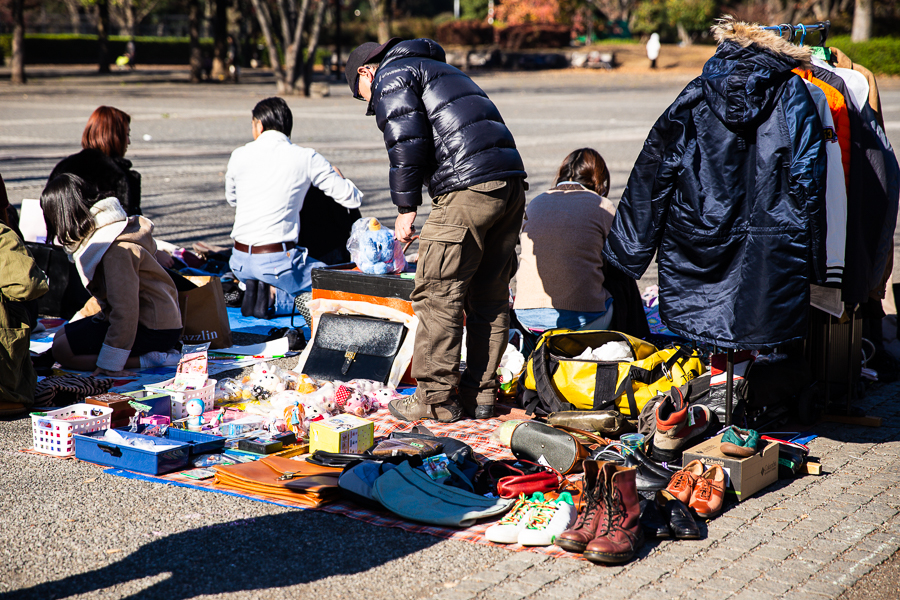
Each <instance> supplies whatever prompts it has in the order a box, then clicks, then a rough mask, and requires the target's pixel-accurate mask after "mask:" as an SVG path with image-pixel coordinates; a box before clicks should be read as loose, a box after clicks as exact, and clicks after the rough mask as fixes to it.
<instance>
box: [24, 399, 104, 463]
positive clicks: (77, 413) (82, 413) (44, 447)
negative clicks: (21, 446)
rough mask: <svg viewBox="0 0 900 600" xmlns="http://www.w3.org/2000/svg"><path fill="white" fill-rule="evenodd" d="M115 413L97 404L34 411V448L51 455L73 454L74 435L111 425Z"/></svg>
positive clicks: (32, 418) (32, 419) (32, 420)
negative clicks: (39, 411) (40, 411)
mask: <svg viewBox="0 0 900 600" xmlns="http://www.w3.org/2000/svg"><path fill="white" fill-rule="evenodd" d="M112 414H113V409H111V408H107V407H105V406H96V405H94V404H73V405H72V406H67V407H65V408H59V409H57V410H49V411H46V412H42V413H32V415H31V432H32V435H33V437H34V449H35V451H36V452H40V453H41V454H49V455H51V456H71V455H73V454H75V437H74V435H75V434H76V433H80V434H86V433H92V432H94V431H100V430H101V429H109V426H110V422H111V421H112Z"/></svg>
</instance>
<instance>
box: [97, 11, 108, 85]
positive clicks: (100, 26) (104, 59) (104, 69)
mask: <svg viewBox="0 0 900 600" xmlns="http://www.w3.org/2000/svg"><path fill="white" fill-rule="evenodd" d="M97 14H98V17H99V18H98V19H97V42H98V46H99V48H98V50H99V56H98V58H97V63H98V69H97V70H98V71H99V72H100V73H109V0H97Z"/></svg>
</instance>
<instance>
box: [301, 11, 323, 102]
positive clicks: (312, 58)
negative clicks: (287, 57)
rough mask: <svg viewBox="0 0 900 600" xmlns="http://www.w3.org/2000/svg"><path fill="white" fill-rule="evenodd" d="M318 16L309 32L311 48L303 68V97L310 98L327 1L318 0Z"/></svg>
mask: <svg viewBox="0 0 900 600" xmlns="http://www.w3.org/2000/svg"><path fill="white" fill-rule="evenodd" d="M318 3H319V4H318V6H316V16H315V20H314V21H313V26H312V29H311V30H310V32H309V46H308V47H307V48H306V65H304V67H303V95H304V96H306V97H307V98H309V92H310V87H311V86H312V74H313V67H314V66H315V64H316V50H318V48H319V34H320V33H321V32H322V19H323V18H324V17H325V5H326V3H327V0H318Z"/></svg>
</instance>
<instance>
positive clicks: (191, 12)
mask: <svg viewBox="0 0 900 600" xmlns="http://www.w3.org/2000/svg"><path fill="white" fill-rule="evenodd" d="M202 16H203V12H202V9H201V8H200V0H188V28H189V30H190V37H191V41H190V65H191V83H200V80H201V79H202V78H203V77H202V76H203V56H202V55H201V54H200V19H201V17H202Z"/></svg>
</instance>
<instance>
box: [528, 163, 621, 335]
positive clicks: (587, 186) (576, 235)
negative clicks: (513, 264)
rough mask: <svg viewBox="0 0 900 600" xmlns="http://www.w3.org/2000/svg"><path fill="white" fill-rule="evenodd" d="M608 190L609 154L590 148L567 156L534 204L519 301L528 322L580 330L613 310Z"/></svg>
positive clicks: (612, 213) (541, 326)
mask: <svg viewBox="0 0 900 600" xmlns="http://www.w3.org/2000/svg"><path fill="white" fill-rule="evenodd" d="M608 190H609V172H608V171H607V169H606V164H605V162H604V161H603V158H602V157H601V156H600V155H599V154H598V153H597V152H596V151H594V150H592V149H590V148H584V149H581V150H576V151H575V152H573V153H571V154H570V155H569V156H568V157H566V159H565V160H564V161H563V164H562V166H561V167H560V170H559V173H558V175H557V178H556V185H555V186H554V187H553V189H551V190H549V191H547V192H545V193H543V194H541V195H539V196H537V197H536V198H534V199H533V200H532V201H531V202H530V203H529V204H528V207H527V208H526V210H525V223H524V226H523V228H522V235H521V237H520V241H521V244H522V254H521V256H520V258H519V270H518V272H517V274H516V299H515V304H514V308H515V311H516V316H517V318H518V319H519V320H520V321H521V322H522V324H523V325H525V326H526V327H529V328H530V329H536V330H543V329H550V328H552V327H569V328H573V329H577V328H579V327H581V326H583V325H585V324H586V323H589V322H592V321H595V320H597V319H599V318H600V317H602V316H604V315H606V314H607V313H610V310H611V306H612V304H611V303H612V300H611V296H610V294H609V292H608V291H607V290H606V288H604V287H603V255H602V253H603V245H604V244H605V243H606V236H607V235H608V234H609V230H610V227H611V226H612V221H613V217H614V216H615V207H614V206H613V204H612V202H610V201H609V200H607V199H606V198H605V197H604V195H605V194H606V193H608ZM610 316H611V313H610ZM601 323H602V321H601Z"/></svg>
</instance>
